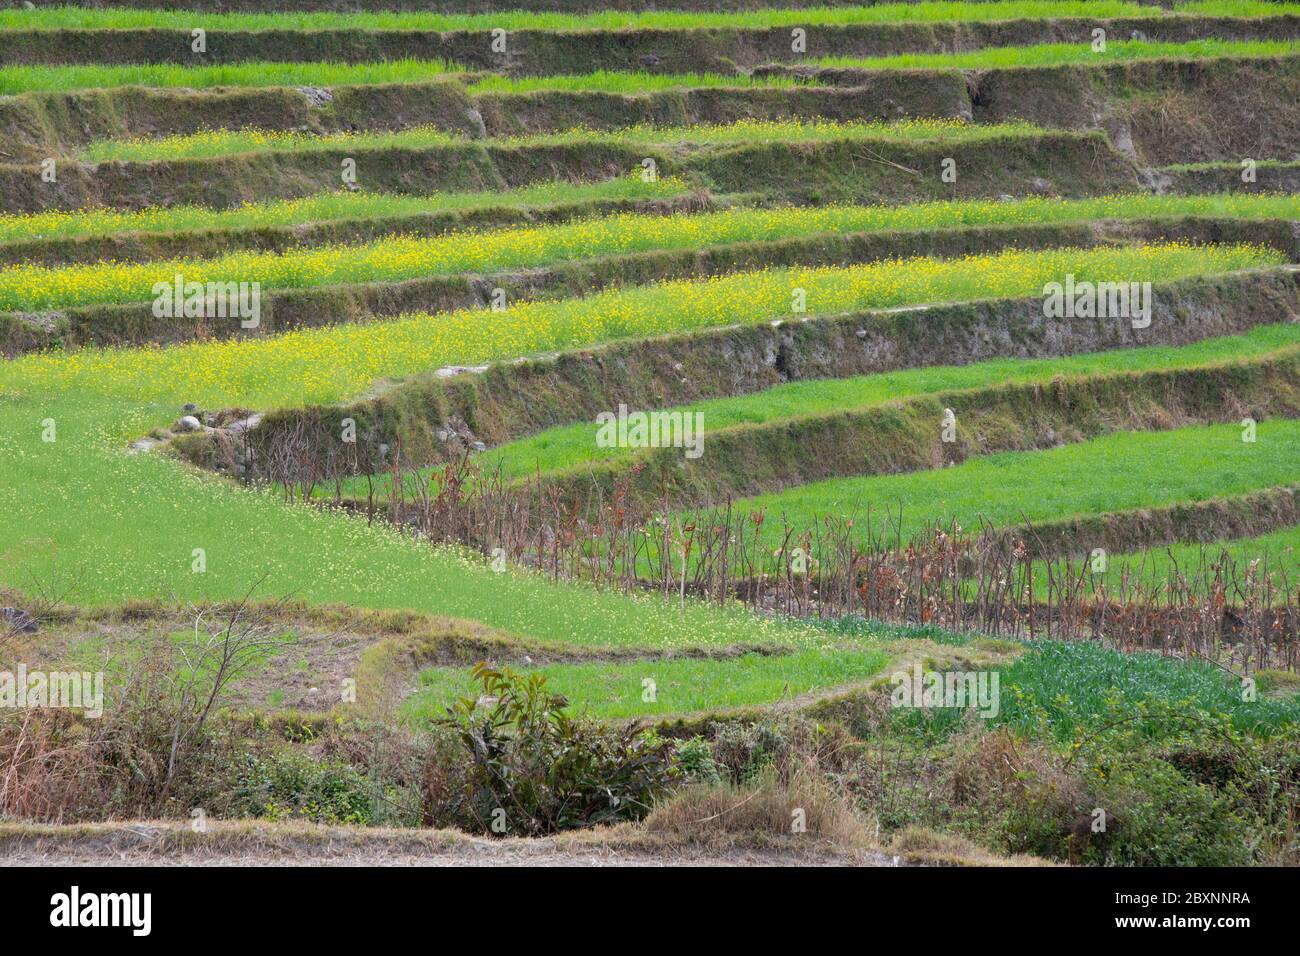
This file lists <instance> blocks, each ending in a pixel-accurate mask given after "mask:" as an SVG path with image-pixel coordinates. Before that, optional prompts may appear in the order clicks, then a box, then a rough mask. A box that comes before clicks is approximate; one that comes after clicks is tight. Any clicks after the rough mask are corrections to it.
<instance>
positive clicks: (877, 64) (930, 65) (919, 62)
mask: <svg viewBox="0 0 1300 956" xmlns="http://www.w3.org/2000/svg"><path fill="white" fill-rule="evenodd" d="M1298 51H1300V46H1297V44H1296V43H1294V42H1292V41H1290V40H1213V39H1210V40H1195V41H1192V42H1190V43H1153V42H1151V41H1143V40H1108V41H1107V42H1106V48H1105V49H1104V50H1094V49H1093V48H1092V47H1091V46H1089V45H1086V44H1079V43H1042V44H1038V45H1036V46H1006V47H985V48H984V49H981V50H965V51H962V52H960V53H901V54H895V55H892V56H875V57H852V56H829V57H821V58H818V59H815V60H813V61H811V62H812V63H813V64H814V65H816V66H827V67H841V68H846V69H854V70H997V69H1009V68H1021V67H1027V66H1086V65H1091V64H1098V63H1131V62H1134V61H1137V60H1165V59H1167V60H1211V59H1218V58H1221V57H1274V56H1294V55H1295V54H1296V53H1297V52H1298Z"/></svg>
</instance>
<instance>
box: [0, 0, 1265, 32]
mask: <svg viewBox="0 0 1300 956" xmlns="http://www.w3.org/2000/svg"><path fill="white" fill-rule="evenodd" d="M1289 6H1290V5H1286V4H1271V3H1259V2H1243V3H1233V2H1224V0H1212V2H1200V3H1190V4H1185V5H1183V6H1181V7H1180V12H1182V13H1200V14H1205V15H1209V16H1224V15H1227V16H1234V15H1235V16H1249V15H1256V16H1262V15H1268V14H1271V13H1274V12H1278V13H1281V12H1285V11H1286V10H1287V9H1289ZM1159 15H1161V14H1160V13H1159V12H1157V11H1154V10H1152V8H1151V7H1149V6H1144V5H1142V4H1137V3H1122V2H1115V0H1063V2H1059V3H1044V2H1041V0H995V2H978V3H947V2H945V3H934V2H931V3H893V4H880V5H876V6H863V7H827V8H821V9H816V8H813V9H801V10H780V9H772V10H751V11H743V12H738V13H704V12H699V13H695V12H678V11H672V10H664V11H654V12H645V13H624V12H619V11H608V12H604V13H594V14H586V15H578V14H562V13H528V12H520V11H516V12H513V13H500V14H497V13H494V14H462V15H455V14H435V13H396V12H393V13H389V12H379V11H374V12H367V13H362V14H341V13H317V12H313V13H204V14H202V15H201V19H202V21H203V24H204V26H205V27H206V28H207V29H209V30H277V29H297V30H331V29H335V30H336V29H361V30H436V31H444V32H445V31H457V30H468V31H478V30H482V31H485V32H486V31H489V30H493V29H503V30H631V29H660V30H689V29H710V28H726V27H732V28H737V29H739V28H754V29H762V28H768V27H784V26H791V27H794V26H818V25H838V24H857V23H868V24H869V23H906V22H921V23H925V22H936V21H939V22H942V21H947V20H963V21H989V20H1011V19H1020V18H1029V19H1033V18H1044V17H1089V18H1099V17H1141V16H1159ZM194 23H195V16H194V14H191V13H186V12H182V11H169V10H122V9H113V10H92V9H84V8H77V7H67V8H57V7H56V8H49V9H40V10H30V11H22V10H4V11H0V29H7V30H23V29H27V30H124V29H169V28H170V29H176V30H185V31H186V32H188V31H189V30H190V29H191V28H192V27H193V26H194Z"/></svg>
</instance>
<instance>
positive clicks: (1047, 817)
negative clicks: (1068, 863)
mask: <svg viewBox="0 0 1300 956" xmlns="http://www.w3.org/2000/svg"><path fill="white" fill-rule="evenodd" d="M954 744H955V746H954V763H953V768H952V770H951V772H950V775H949V777H948V786H949V789H950V795H951V799H952V801H953V803H954V804H956V805H958V806H974V807H977V808H980V809H981V810H983V811H984V812H985V814H987V816H989V817H990V818H995V819H1000V820H1001V825H1000V826H998V825H995V827H994V829H995V831H997V832H998V833H999V834H1000V836H1001V838H1002V839H1003V840H1004V841H1005V843H1006V847H1007V849H1009V850H1010V851H1011V852H1013V853H1035V854H1040V855H1046V856H1053V857H1061V856H1065V857H1068V858H1070V859H1072V860H1077V859H1078V858H1079V855H1080V854H1081V853H1082V852H1083V850H1084V849H1085V848H1086V846H1087V844H1088V842H1089V840H1090V838H1091V835H1092V830H1091V824H1092V816H1091V814H1090V812H1089V808H1091V807H1092V806H1093V802H1094V801H1093V800H1092V798H1091V796H1090V794H1089V793H1088V791H1087V789H1086V788H1085V787H1084V786H1083V785H1082V783H1081V782H1080V781H1079V779H1078V778H1077V777H1075V776H1074V775H1072V774H1071V773H1070V772H1069V771H1067V770H1065V769H1064V768H1063V767H1062V766H1061V763H1060V761H1059V759H1057V758H1056V757H1054V756H1053V754H1052V753H1051V752H1050V751H1049V750H1048V749H1047V748H1046V747H1045V746H1043V745H1042V744H1039V743H1035V742H1032V741H1029V740H1026V739H1024V738H1022V737H1018V736H1016V735H1015V734H1014V733H1013V732H1011V731H1010V730H1008V729H1006V728H999V729H997V730H993V731H989V732H984V731H982V730H980V729H978V728H975V729H972V730H970V731H968V732H965V733H963V734H961V735H959V736H958V738H957V739H956V740H955V741H954Z"/></svg>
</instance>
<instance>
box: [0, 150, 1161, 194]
mask: <svg viewBox="0 0 1300 956" xmlns="http://www.w3.org/2000/svg"><path fill="white" fill-rule="evenodd" d="M647 157H649V158H653V159H654V160H655V161H656V163H657V164H658V168H659V171H660V173H661V174H663V175H682V176H685V177H687V178H689V179H691V180H693V181H696V182H698V183H699V184H701V185H704V186H707V187H710V188H713V189H715V190H718V191H720V192H750V191H754V190H757V191H762V192H767V193H771V194H773V195H775V196H780V197H783V198H786V199H790V200H795V201H813V202H832V201H841V202H843V201H854V202H870V201H884V202H903V201H907V202H915V201H919V200H922V199H953V198H974V197H981V198H985V197H996V196H999V195H1002V194H1010V195H1028V194H1030V193H1032V192H1034V191H1035V181H1036V180H1043V181H1044V182H1046V183H1047V184H1048V186H1049V188H1050V189H1051V190H1052V191H1054V192H1056V193H1058V194H1060V195H1062V196H1065V197H1076V196H1095V195H1100V194H1103V193H1108V192H1122V191H1125V190H1131V189H1133V188H1134V187H1135V185H1136V183H1137V173H1136V170H1135V169H1134V167H1133V165H1132V163H1131V162H1130V160H1129V159H1128V158H1127V157H1125V156H1124V155H1122V154H1121V153H1119V152H1117V151H1116V150H1115V149H1113V148H1112V147H1111V146H1110V143H1109V142H1108V141H1107V139H1106V137H1105V135H1104V134H1101V133H1073V132H1049V133H1044V134H1042V135H1037V136H1024V135H1016V136H1009V137H996V138H990V139H987V140H981V141H972V142H960V143H945V142H943V141H941V140H934V141H929V142H917V143H907V144H903V143H898V144H894V143H883V142H876V141H869V142H863V141H855V140H852V139H847V140H827V141H821V142H808V143H790V142H774V143H736V144H716V145H710V146H696V147H691V146H689V145H676V146H655V145H645V144H640V145H638V144H635V143H620V142H618V141H605V142H587V143H582V142H577V143H573V144H567V143H565V144H539V145H522V146H503V145H499V144H495V143H493V142H491V141H485V142H466V143H465V144H463V145H462V144H455V145H445V146H433V147H428V148H388V147H385V148H372V149H363V148H359V147H357V146H355V145H354V146H339V147H336V148H334V147H332V148H329V149H320V150H302V151H281V152H277V151H271V152H260V153H245V154H243V155H234V156H221V157H216V158H211V159H186V160H175V161H158V162H151V163H123V162H107V163H100V164H98V165H95V166H86V165H73V164H70V163H65V164H63V165H62V166H61V167H59V174H58V181H57V182H54V183H47V182H42V181H41V177H40V167H39V166H0V211H3V212H11V213H13V212H38V211H43V210H52V209H79V208H84V207H87V206H96V205H107V206H113V207H114V208H117V209H127V210H130V209H143V208H145V207H147V206H170V205H175V204H178V203H191V204H195V205H205V206H208V207H210V208H218V209H221V208H229V207H231V206H238V205H242V204H243V203H245V202H252V201H263V202H264V201H267V200H270V199H290V198H296V197H300V196H305V195H309V194H310V193H313V192H321V191H325V190H333V189H338V188H339V185H340V176H339V169H340V166H341V164H342V162H343V160H344V159H348V158H352V159H355V161H356V170H357V179H358V182H359V183H361V184H363V185H364V187H365V188H366V189H368V190H371V191H374V192H394V193H408V194H409V193H431V192H437V191H445V192H464V191H477V190H490V189H510V188H515V187H520V186H526V185H530V184H533V183H540V182H546V181H551V180H566V181H570V182H591V181H595V180H603V179H609V178H613V177H615V176H622V175H625V174H627V173H629V172H631V171H632V170H633V169H636V168H638V167H639V166H640V164H641V162H642V160H643V159H645V158H647ZM946 158H953V159H955V160H956V162H957V164H958V167H959V168H960V169H961V175H960V176H959V177H958V180H957V182H956V183H955V184H945V183H943V182H942V181H941V180H940V175H939V174H940V170H941V164H942V162H943V160H944V159H946ZM891 164H897V165H891ZM898 166H903V167H906V168H907V169H909V170H912V171H913V174H909V173H905V172H900V170H899V169H898V168H897V167H898ZM927 173H928V174H927Z"/></svg>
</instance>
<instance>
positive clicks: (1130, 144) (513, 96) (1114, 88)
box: [0, 56, 1300, 166]
mask: <svg viewBox="0 0 1300 956" xmlns="http://www.w3.org/2000/svg"><path fill="white" fill-rule="evenodd" d="M756 72H757V73H759V74H760V75H763V74H769V73H793V74H795V75H799V76H806V77H812V78H815V79H817V80H818V81H819V82H820V83H824V84H828V85H826V86H800V87H794V88H764V87H754V88H743V87H739V88H730V89H728V88H708V87H704V88H693V89H674V90H657V91H652V92H647V93H643V94H637V95H624V94H620V93H606V92H600V91H591V90H585V91H580V90H541V91H533V92H528V93H482V94H476V95H470V94H469V93H468V92H467V90H466V87H465V85H464V84H463V83H461V82H459V81H456V80H452V79H445V80H437V81H432V82H426V83H410V84H378V85H362V86H340V87H333V88H330V89H327V90H322V89H307V88H302V89H296V88H289V87H269V88H253V89H249V88H237V87H225V88H214V89H205V90H183V89H170V88H157V89H154V88H145V87H119V88H115V89H109V90H73V91H58V92H40V93H27V94H22V95H20V96H14V97H5V98H0V134H2V136H0V162H5V163H18V164H33V163H39V162H40V161H41V160H43V159H46V158H50V157H56V158H57V157H60V156H66V157H68V158H69V159H71V158H74V157H75V153H76V152H77V151H79V150H80V149H82V148H84V147H85V146H87V145H88V144H89V143H91V142H94V141H96V140H103V139H122V138H134V137H145V138H153V137H159V136H168V135H186V134H191V133H195V132H198V131H200V130H203V129H236V128H242V127H250V126H251V127H257V128H259V129H267V130H295V131H306V132H310V133H314V134H328V133H338V132H347V131H355V130H369V131H391V130H401V129H408V128H411V127H415V126H434V127H437V128H439V129H443V130H446V131H447V132H449V133H454V134H458V135H465V136H468V137H471V138H474V137H484V136H488V137H501V136H509V135H517V134H529V133H548V132H556V131H564V130H570V129H575V128H584V129H593V130H614V129H620V128H625V127H628V126H632V125H636V124H646V125H655V126H690V125H698V124H726V123H732V122H735V121H737V120H740V119H770V120H783V119H796V118H798V119H824V120H835V121H851V120H892V119H901V118H948V119H964V120H973V121H976V122H983V123H997V122H1004V121H1008V120H1025V121H1029V122H1032V123H1035V124H1037V125H1040V126H1043V127H1046V128H1067V129H1103V130H1105V131H1106V133H1107V134H1108V135H1109V136H1110V138H1111V141H1112V142H1113V143H1115V145H1116V146H1117V148H1119V149H1121V150H1122V151H1124V152H1126V153H1127V154H1128V155H1129V156H1131V157H1132V159H1133V160H1134V161H1135V162H1136V163H1137V164H1139V165H1141V166H1167V165H1172V164H1174V163H1190V162H1207V161H1237V160H1240V159H1242V158H1252V159H1256V160H1268V159H1276V160H1290V159H1295V158H1297V157H1298V156H1300V146H1297V144H1298V143H1300V56H1284V57H1259V58H1222V59H1215V58H1209V59H1204V60H1187V61H1179V60H1158V61H1139V62H1134V63H1112V64H1105V65H1087V66H1083V65H1079V66H1062V67H1030V68H1018V69H997V70H905V71H881V70H857V69H838V68H816V67H783V66H781V67H767V68H760V69H759V70H758V71H756ZM1261 117H1266V118H1267V121H1266V122H1261ZM1173 118H1176V119H1177V122H1171V119H1173Z"/></svg>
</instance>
